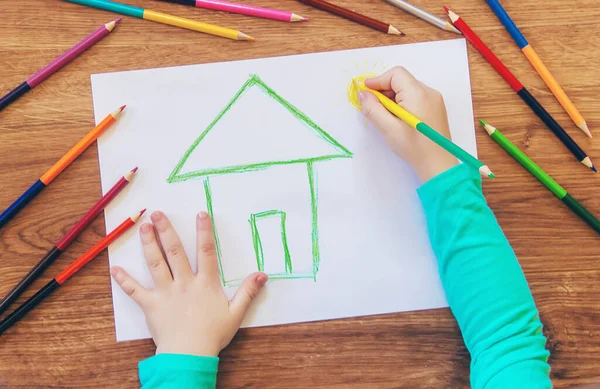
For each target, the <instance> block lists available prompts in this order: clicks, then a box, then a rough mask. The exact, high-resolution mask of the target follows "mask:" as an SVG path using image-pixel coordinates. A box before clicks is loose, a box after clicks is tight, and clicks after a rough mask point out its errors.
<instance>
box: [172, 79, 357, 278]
mask: <svg viewBox="0 0 600 389" xmlns="http://www.w3.org/2000/svg"><path fill="white" fill-rule="evenodd" d="M244 101H245V102H244ZM236 115H237V117H238V119H228V117H230V116H236ZM240 117H241V118H242V119H239V118H240ZM240 123H241V124H242V125H240ZM241 127H243V128H241ZM234 131H237V132H234ZM219 132H221V137H222V138H223V140H220V141H219V140H218V141H215V140H214V139H215V138H217V137H218V136H219V135H218V133H219ZM210 139H213V140H212V142H213V143H212V144H211V143H210ZM224 142H228V143H231V142H234V143H235V142H237V143H238V144H237V145H236V146H235V147H237V148H236V149H235V150H233V149H234V147H228V146H227V144H225V143H224ZM239 143H241V144H242V146H243V147H242V146H240V145H239ZM203 145H204V146H203ZM236 150H241V151H236ZM352 157H353V153H352V152H350V151H349V150H348V149H346V148H345V147H344V146H343V145H342V144H341V143H339V142H338V141H337V140H336V139H334V138H333V137H332V136H331V135H330V134H328V133H327V132H326V131H325V130H323V129H322V128H321V127H319V126H318V125H317V124H316V123H315V122H313V121H312V120H311V119H310V118H308V117H307V116H306V115H305V114H304V113H303V112H301V111H300V110H299V109H298V108H296V107H295V106H294V105H292V104H291V103H290V102H289V101H287V100H286V99H284V98H283V97H281V96H280V95H279V94H277V93H276V92H275V91H274V90H273V89H271V88H270V87H269V86H268V85H267V84H265V83H264V82H263V81H262V80H261V79H260V77H258V76H257V75H251V76H250V78H249V79H248V80H247V81H246V83H245V84H244V85H243V86H242V87H241V88H240V89H239V91H238V92H237V93H236V94H235V95H234V96H233V98H232V99H231V100H230V101H229V102H228V104H227V105H226V106H225V107H224V108H223V109H222V110H221V112H220V113H219V114H218V115H217V116H216V117H215V119H214V120H213V121H212V122H211V123H210V124H209V125H208V127H207V128H206V129H205V130H204V131H203V132H202V133H201V134H200V135H199V136H198V138H196V140H195V141H194V142H193V143H192V144H191V145H190V146H189V148H188V149H187V151H186V152H185V154H183V157H182V158H181V159H180V161H179V163H178V164H177V165H176V166H175V168H174V169H173V171H172V172H171V174H170V175H169V177H168V179H167V182H168V183H170V184H174V183H182V182H185V181H188V180H202V182H203V186H204V194H205V196H206V207H207V211H208V213H209V215H210V217H211V219H212V222H213V233H214V238H215V244H216V251H217V257H218V262H219V275H220V277H221V282H222V283H223V285H225V286H235V285H239V284H240V283H241V281H242V280H243V278H244V276H245V275H244V274H241V273H240V274H230V273H232V271H231V266H230V267H229V268H227V266H225V263H224V262H225V261H227V260H228V259H227V255H226V253H224V251H223V249H224V247H225V245H224V246H223V247H222V246H221V243H222V242H221V238H222V237H223V236H222V235H223V234H225V233H226V232H228V231H225V230H223V231H220V230H219V228H218V227H219V225H220V223H224V224H227V225H228V226H231V225H232V224H235V225H237V226H238V229H237V230H236V233H235V234H234V235H235V242H236V244H247V246H251V251H252V252H253V253H254V256H255V258H244V260H247V261H248V260H249V261H254V260H255V261H256V263H255V264H250V265H248V266H251V268H252V271H257V270H258V271H264V272H266V273H267V274H268V275H269V277H270V279H271V280H285V279H313V280H314V281H316V279H317V273H318V271H319V265H320V250H319V229H318V188H317V185H318V180H317V166H316V165H317V164H318V163H320V162H326V161H331V160H334V159H341V158H352ZM265 173H267V175H265ZM260 174H262V176H261V175H260ZM269 174H271V175H269ZM273 174H282V175H283V176H284V177H285V180H286V182H287V183H289V184H290V185H289V186H290V187H289V188H288V187H287V186H288V185H283V188H281V187H282V185H281V184H280V182H281V180H275V182H273V181H274V180H273V178H272V177H275V176H274V175H273ZM249 177H251V179H252V181H249V182H250V184H246V182H247V181H244V184H243V185H242V184H240V188H241V189H240V190H239V191H232V190H229V191H228V193H227V196H218V195H216V194H215V193H216V192H215V190H214V189H215V188H214V187H213V186H214V184H215V183H216V182H217V181H218V180H224V179H228V180H229V181H228V182H231V180H232V179H234V180H235V181H236V182H241V180H242V179H243V180H248V179H249ZM269 180H270V181H269ZM291 183H293V185H292V184H291ZM258 185H263V187H268V189H269V191H271V190H272V191H275V192H277V191H278V190H280V193H275V194H274V195H273V196H274V197H273V198H276V199H281V198H285V199H286V200H285V201H286V203H285V204H287V205H285V206H282V205H281V202H274V203H276V204H273V205H271V204H268V203H267V204H264V202H265V201H267V200H268V199H267V200H265V199H264V198H261V201H262V202H259V201H257V202H256V204H258V203H260V205H257V209H254V208H252V209H244V210H242V211H239V212H238V215H236V218H235V220H234V221H233V222H232V221H231V217H229V218H228V220H227V221H226V222H227V223H225V221H223V220H222V216H220V214H219V212H218V210H227V212H229V213H231V212H233V211H231V210H232V209H233V208H235V206H236V201H237V199H239V198H241V197H248V196H252V195H253V194H252V193H253V192H252V189H253V186H258ZM278 188H279V189H278ZM232 192H234V193H232ZM298 192H300V193H298ZM300 194H302V195H303V196H305V197H304V198H305V199H306V200H305V201H302V200H300V197H301V196H300ZM236 196H237V197H236ZM261 197H264V196H261ZM296 199H298V200H297V203H294V201H296ZM290 204H292V205H291V206H290ZM253 207H254V203H253ZM286 207H287V208H293V209H294V212H289V211H290V210H289V209H286ZM299 210H300V211H299ZM240 223H243V224H244V226H243V227H242V226H239V224H240ZM290 223H291V225H292V226H297V225H302V228H293V229H290V228H289V226H290ZM302 223H303V224H302ZM228 228H229V227H228ZM299 231H303V232H299ZM232 234H233V233H231V234H228V235H232ZM220 235H221V236H220ZM239 235H243V236H241V237H240V236H239ZM228 239H232V238H231V237H228ZM274 242H275V243H276V245H275V244H274ZM300 243H302V244H301V245H300ZM275 246H277V247H275ZM299 246H302V247H306V250H304V251H302V250H300V249H298V247H299ZM231 256H234V255H233V254H231ZM248 269H250V268H249V267H248ZM240 272H241V271H240Z"/></svg>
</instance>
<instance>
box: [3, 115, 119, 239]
mask: <svg viewBox="0 0 600 389" xmlns="http://www.w3.org/2000/svg"><path fill="white" fill-rule="evenodd" d="M124 109H125V106H122V107H121V108H119V109H117V110H116V111H115V112H113V113H111V114H109V115H108V116H107V117H105V118H104V120H102V121H101V122H100V123H98V125H97V126H96V127H94V128H93V129H92V130H91V131H90V132H88V134H87V135H86V136H84V137H83V139H81V140H80V141H79V142H77V144H76V145H75V146H73V148H72V149H71V150H69V151H68V152H67V153H66V154H65V155H64V156H63V157H62V158H61V159H60V160H59V161H58V162H56V163H55V164H54V165H53V166H52V167H51V168H50V169H49V170H48V171H47V172H46V173H44V175H43V176H42V177H41V178H40V179H39V180H37V181H36V182H35V183H34V184H33V185H32V186H31V187H29V189H27V190H26V191H25V193H23V194H22V195H21V197H19V198H18V199H17V200H15V202H14V203H12V204H11V205H10V206H9V207H8V208H6V210H5V211H4V212H2V214H0V228H2V227H3V226H4V225H5V224H6V223H8V221H9V220H10V219H12V218H13V217H14V216H15V215H16V214H17V213H19V211H20V210H21V209H23V208H24V207H25V206H26V205H27V204H28V203H29V202H30V201H31V200H33V198H34V197H35V196H37V195H38V193H40V192H41V191H42V189H44V188H45V187H46V186H48V185H49V184H50V183H51V182H52V181H53V180H54V179H55V178H56V177H57V176H58V175H59V174H60V173H62V171H63V170H65V169H66V168H67V167H68V166H69V165H70V164H71V163H72V162H73V161H74V160H75V159H76V158H77V157H79V156H80V155H81V153H83V152H84V151H85V150H86V149H87V148H88V147H90V145H91V144H92V143H94V141H95V140H96V139H98V137H99V136H100V135H102V133H104V131H106V130H107V129H108V128H109V127H110V126H111V125H112V124H113V123H114V122H116V121H117V119H118V118H119V116H120V115H121V112H123V110H124Z"/></svg>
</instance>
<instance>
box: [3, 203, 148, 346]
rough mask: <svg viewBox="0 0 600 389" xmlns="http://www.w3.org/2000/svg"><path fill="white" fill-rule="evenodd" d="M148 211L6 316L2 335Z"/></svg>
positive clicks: (79, 259) (117, 229) (100, 242)
mask: <svg viewBox="0 0 600 389" xmlns="http://www.w3.org/2000/svg"><path fill="white" fill-rule="evenodd" d="M145 211H146V210H145V209H144V210H142V211H140V212H138V213H137V214H135V215H134V216H131V217H129V218H127V220H125V221H124V222H123V223H121V224H120V225H119V226H118V227H117V228H115V229H114V230H112V231H111V232H110V233H109V234H108V235H106V236H105V237H104V238H102V239H101V240H100V241H98V243H96V244H95V245H94V246H93V247H92V248H91V249H89V250H88V251H86V253H85V254H83V255H82V256H80V257H79V258H77V259H76V260H75V261H74V262H73V263H71V264H70V265H69V266H68V267H67V268H66V269H65V270H63V271H62V272H60V273H59V274H58V275H57V276H56V277H54V279H53V280H52V281H50V282H49V283H47V284H46V285H45V286H44V287H43V288H41V289H40V290H39V291H38V292H37V293H36V294H34V295H33V296H32V297H31V298H30V299H29V300H27V301H26V302H25V303H23V305H21V306H20V307H19V308H17V309H16V310H14V311H13V312H12V313H11V314H10V315H8V316H6V317H5V318H4V320H2V321H0V335H1V334H2V333H3V332H4V331H6V330H7V329H8V328H10V326H12V325H13V324H15V323H16V322H17V321H18V320H19V319H21V318H22V317H23V316H25V314H27V312H29V311H30V310H32V309H33V308H34V307H35V306H36V305H38V304H39V303H40V302H41V301H42V300H43V299H44V298H46V297H47V296H48V295H50V293H52V292H54V291H55V290H56V289H57V288H58V287H60V286H62V285H63V284H64V283H65V282H66V281H67V280H68V279H69V278H71V277H72V276H73V275H74V274H75V273H77V272H78V271H79V270H80V269H81V268H82V267H84V266H85V265H87V264H88V263H89V262H90V261H92V260H93V259H94V258H96V257H97V256H98V254H100V253H101V252H102V251H104V249H106V248H107V247H108V246H109V245H110V244H111V243H113V242H114V241H115V240H117V239H118V238H119V237H121V236H122V235H123V234H124V233H125V232H127V231H128V230H129V229H130V228H131V227H133V226H134V225H135V223H136V222H137V221H138V219H139V218H140V217H141V216H142V214H143V213H144V212H145Z"/></svg>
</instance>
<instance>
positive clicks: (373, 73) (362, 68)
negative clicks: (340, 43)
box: [343, 59, 387, 111]
mask: <svg viewBox="0 0 600 389" xmlns="http://www.w3.org/2000/svg"><path fill="white" fill-rule="evenodd" d="M353 64H354V69H353V72H351V71H348V70H343V71H344V72H345V73H348V74H352V75H353V76H352V77H351V78H350V80H349V81H348V87H347V88H346V95H347V98H348V101H349V102H350V104H352V106H353V107H354V108H356V110H357V111H360V110H361V106H360V102H359V101H358V92H359V90H358V86H357V85H356V81H358V82H359V83H360V82H362V81H364V80H366V79H367V78H372V77H377V76H379V74H381V73H383V72H384V71H385V70H386V69H387V65H383V64H381V63H380V61H377V62H375V64H374V65H373V66H370V65H369V63H368V62H367V60H366V59H365V60H364V63H362V64H361V65H359V64H358V63H356V62H354V63H353Z"/></svg>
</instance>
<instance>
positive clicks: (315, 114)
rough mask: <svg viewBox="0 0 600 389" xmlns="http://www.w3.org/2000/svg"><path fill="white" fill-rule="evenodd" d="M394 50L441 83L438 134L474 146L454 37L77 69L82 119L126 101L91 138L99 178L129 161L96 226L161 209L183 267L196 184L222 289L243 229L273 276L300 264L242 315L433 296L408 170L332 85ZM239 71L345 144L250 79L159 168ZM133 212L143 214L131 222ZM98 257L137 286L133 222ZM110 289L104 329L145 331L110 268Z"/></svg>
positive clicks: (378, 64)
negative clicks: (84, 107)
mask: <svg viewBox="0 0 600 389" xmlns="http://www.w3.org/2000/svg"><path fill="white" fill-rule="evenodd" d="M395 65H402V66H404V67H406V68H407V69H408V70H409V71H411V72H412V73H413V74H414V75H415V77H417V78H418V79H420V80H421V81H423V82H424V83H426V84H428V85H430V86H431V87H433V88H435V89H438V90H439V91H441V92H442V94H443V96H444V99H445V101H446V104H447V108H448V114H449V119H450V126H451V129H452V137H453V139H454V141H455V142H456V143H458V144H459V145H460V146H462V147H463V148H465V149H466V150H468V151H469V152H471V153H472V154H473V155H476V144H475V132H474V131H475V130H474V125H473V111H472V102H471V88H470V80H469V68H468V60H467V50H466V45H465V41H464V40H463V39H457V40H447V41H441V42H428V43H419V44H407V45H396V46H389V47H377V48H369V49H359V50H348V51H337V52H328V53H319V54H308V55H299V56H288V57H278V58H265V59H256V60H246V61H237V62H225V63H213V64H203V65H194V66H185V67H175V68H164V69H150V70H140V71H130V72H120V73H111V74H97V75H93V76H92V88H93V98H94V110H95V115H96V121H100V120H102V118H104V117H105V116H106V114H108V113H109V112H112V111H114V110H115V109H116V108H117V107H119V106H120V105H122V104H127V110H126V111H125V112H124V114H123V116H122V118H121V119H120V120H119V122H118V123H117V124H116V125H114V127H113V128H111V129H110V130H109V131H108V132H107V133H106V134H105V135H103V136H102V137H101V138H100V140H99V142H98V148H99V155H100V169H101V178H102V189H103V191H104V192H106V191H107V190H108V189H109V188H110V187H111V186H112V185H113V184H114V183H115V182H116V181H117V180H118V179H119V177H120V176H122V175H123V174H124V173H126V172H127V171H128V170H130V169H131V168H133V167H134V166H139V168H140V170H139V171H138V173H137V175H136V177H135V178H134V180H133V182H132V183H131V184H130V185H129V187H128V188H127V189H126V190H125V191H124V192H123V193H122V194H121V195H120V196H119V197H118V198H117V199H116V200H115V201H114V202H113V203H112V204H111V205H110V206H109V207H108V208H107V209H106V228H107V230H111V229H113V228H114V227H116V226H117V225H118V224H119V223H121V222H122V221H123V220H124V219H125V218H127V217H128V216H129V215H132V214H134V213H135V212H137V211H138V210H139V209H141V208H145V207H147V208H148V213H150V212H152V211H155V210H162V211H164V212H165V213H166V214H167V215H168V217H169V218H170V219H171V221H172V223H173V224H174V226H175V228H176V229H177V231H178V232H179V234H180V236H181V239H182V241H183V244H184V246H185V248H186V250H187V252H188V253H189V256H190V257H191V261H192V266H193V268H194V269H195V216H196V214H197V213H198V212H199V211H202V210H207V209H208V203H207V198H206V193H207V190H208V192H209V193H210V197H211V204H212V212H213V217H214V220H215V224H216V232H217V235H218V238H219V247H220V249H221V264H222V277H223V279H224V280H225V281H227V282H228V286H225V287H224V288H225V290H226V293H227V294H228V295H229V296H232V295H233V293H234V292H235V290H236V286H235V285H236V284H237V282H236V280H239V279H242V278H243V277H245V276H246V275H247V274H249V273H251V272H254V271H257V267H258V262H260V260H258V261H257V252H256V250H255V239H254V238H253V237H255V236H258V237H259V238H260V248H261V249H262V251H260V252H261V253H262V258H263V260H264V271H266V272H268V273H271V274H279V276H280V277H282V278H285V277H296V276H298V277H309V278H297V279H282V280H273V281H270V282H269V283H268V284H267V286H266V288H265V289H264V291H263V292H262V293H261V294H260V296H259V297H258V299H257V301H256V303H255V304H254V305H253V307H252V309H251V311H250V312H249V314H248V316H247V318H246V320H245V321H244V323H243V326H245V327H249V326H264V325H275V324H285V323H296V322H303V321H313V320H325V319H335V318H343V317H351V316H362V315H373V314H382V313H390V312H400V311H409V310H419V309H430V308H438V307H444V306H447V302H446V299H445V296H444V292H443V289H442V287H441V283H440V279H439V276H438V270H437V262H436V259H435V257H434V254H433V252H432V250H431V247H430V244H429V240H428V235H427V228H426V223H425V218H424V213H423V209H422V207H421V204H420V202H419V199H418V196H417V193H416V189H417V187H418V181H417V179H416V177H415V176H414V174H413V173H412V171H411V169H410V168H409V167H408V166H407V165H405V164H404V163H403V162H402V161H401V160H399V159H398V158H397V157H396V156H395V155H394V154H393V153H392V152H391V151H390V150H389V149H388V147H387V146H386V145H385V143H384V142H383V140H382V138H381V136H380V135H379V134H378V133H377V131H376V129H375V128H373V127H372V126H371V125H369V124H367V123H366V121H365V119H364V117H363V115H362V114H361V113H359V112H358V111H357V110H355V108H354V107H352V106H351V105H350V104H349V102H348V99H347V94H346V88H347V87H348V84H349V83H350V81H351V78H352V77H354V76H356V75H359V74H361V73H364V72H379V73H380V72H383V71H384V70H385V69H389V68H391V67H392V66H395ZM253 75H257V76H258V77H260V79H261V80H262V82H264V84H266V85H267V86H268V87H270V88H271V89H272V90H273V91H275V92H276V93H277V95H278V96H280V97H281V98H282V99H284V102H289V103H290V104H292V105H293V106H294V107H296V108H297V110H299V111H301V112H302V113H303V114H304V115H306V117H308V118H309V119H310V120H312V122H314V123H315V124H316V126H318V127H319V128H320V129H322V130H323V131H325V132H326V133H327V134H329V135H330V136H331V137H332V138H333V139H334V140H335V141H337V142H339V144H340V145H341V146H342V147H343V148H345V149H347V150H349V151H350V152H351V153H352V157H351V158H345V157H348V155H343V154H344V153H343V152H342V151H341V150H342V149H340V148H339V147H336V146H335V145H334V143H332V142H329V141H327V140H326V139H324V137H323V136H316V135H319V133H318V131H316V130H315V129H314V127H311V125H309V124H307V122H306V121H304V120H302V119H301V118H299V117H297V115H294V114H292V113H291V111H290V109H288V108H286V107H285V106H284V105H282V104H281V101H278V100H277V99H275V98H273V97H271V96H270V95H268V94H267V93H265V90H264V89H263V88H261V87H260V86H259V85H254V86H252V87H250V88H248V89H247V90H246V91H245V93H243V94H241V95H240V96H239V98H238V99H237V100H235V102H234V103H233V104H232V106H231V107H230V109H229V110H228V111H227V112H226V113H225V114H224V115H223V116H222V117H221V119H220V120H217V121H216V122H215V124H214V126H213V127H212V129H211V130H210V131H209V132H208V133H207V135H206V136H205V137H204V138H203V139H202V140H201V141H200V143H198V145H197V147H196V148H195V150H194V151H193V152H192V153H191V154H190V155H189V158H187V160H186V161H185V163H184V164H183V166H182V167H181V169H180V170H179V172H178V173H177V174H175V176H177V177H180V178H181V179H178V180H175V182H173V183H169V182H167V179H168V178H169V177H170V176H171V175H172V172H173V171H174V170H175V168H176V166H177V165H178V164H179V162H180V161H181V160H182V157H183V156H184V154H186V151H187V150H188V149H189V148H190V146H191V145H192V144H193V143H194V141H196V140H197V139H198V138H199V137H200V135H201V134H202V133H203V132H204V131H205V130H206V129H207V128H208V127H209V126H210V125H211V123H212V122H213V121H215V119H216V118H217V116H218V115H219V114H220V113H221V112H222V111H223V110H224V108H225V107H226V106H228V104H229V103H230V102H231V101H232V99H233V98H234V96H235V95H236V93H237V92H238V91H240V89H241V88H242V86H243V85H244V84H245V83H246V82H247V81H248V80H249V79H250V78H251V77H252V76H253ZM332 155H333V156H337V157H339V158H334V159H330V160H327V158H325V160H323V161H318V162H312V163H311V164H312V167H313V175H312V177H313V181H312V183H313V186H314V188H313V189H314V193H315V194H316V195H317V196H316V198H315V199H314V201H315V203H316V206H315V209H313V202H312V196H311V194H312V193H313V191H312V190H311V179H310V178H309V173H308V170H309V168H308V164H307V162H306V161H310V160H313V159H314V158H319V157H323V156H332ZM341 156H345V157H341ZM298 160H299V161H304V162H298V163H291V164H285V165H274V166H272V167H269V168H266V169H263V170H257V171H247V172H243V173H239V172H238V173H228V174H223V175H215V174H214V172H213V174H212V175H211V176H210V178H209V180H208V183H207V182H206V176H202V171H205V170H211V169H222V168H229V169H230V170H234V171H235V170H240V169H241V168H239V166H247V165H251V166H256V164H262V163H267V162H281V161H298ZM186 174H187V175H186ZM194 175H195V176H194ZM189 176H193V177H191V179H188V180H185V178H186V177H187V178H189ZM271 210H273V211H283V212H285V221H284V223H283V224H284V225H285V235H286V236H285V239H284V238H282V235H281V225H282V219H283V214H282V213H273V214H271V215H270V217H261V212H266V211H271ZM252 214H254V215H255V217H254V222H255V223H254V226H255V227H254V234H253V228H252V223H250V222H249V221H251V219H252V216H251V215H252ZM262 216H265V214H262ZM148 220H149V217H148V216H145V217H144V219H142V222H147V221H148ZM314 220H316V221H317V224H316V225H317V227H318V230H317V231H314V232H315V234H316V236H317V238H318V239H317V240H315V239H313V221H314ZM284 243H285V244H284ZM286 245H287V251H288V253H289V261H287V262H289V264H286V263H287V262H286V260H285V258H286V255H285V252H286V250H285V249H284V247H285V246H286ZM315 245H316V246H315ZM315 247H316V249H317V254H318V255H317V254H316V252H315ZM109 256H110V263H111V265H120V266H122V267H124V268H125V269H126V270H127V271H128V272H129V273H130V274H131V275H132V276H133V277H135V278H136V279H138V280H139V281H140V282H141V283H142V284H143V285H145V286H148V287H151V286H152V280H151V278H150V275H149V273H148V270H147V268H146V265H145V262H144V258H143V256H142V250H141V245H140V242H139V238H138V236H137V228H134V229H132V230H131V231H130V232H129V233H128V234H126V235H125V236H124V237H123V238H121V239H120V240H119V241H118V242H116V243H115V244H113V245H112V246H111V247H110V250H109ZM316 257H318V271H317V272H316V273H315V270H316V267H317V265H316V264H315V263H316V262H315V258H316ZM258 258H261V257H260V256H259V257H258ZM315 274H316V275H315ZM313 275H314V277H313ZM315 279H316V280H315ZM112 292H113V302H114V313H115V325H116V334H117V340H119V341H123V340H131V339H140V338H147V337H149V336H150V334H149V332H148V329H147V327H146V324H145V321H144V317H143V314H142V311H141V310H140V309H139V308H138V307H137V306H136V305H135V303H134V302H133V301H131V300H130V299H129V298H128V297H127V296H126V295H125V294H124V293H123V292H122V291H121V290H120V289H119V287H118V285H116V284H115V283H114V282H113V285H112Z"/></svg>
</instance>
